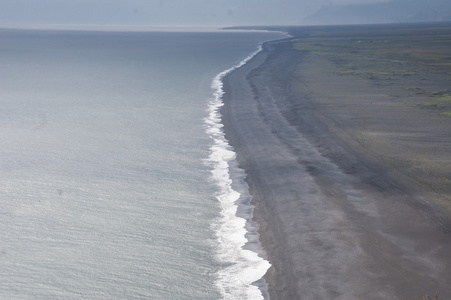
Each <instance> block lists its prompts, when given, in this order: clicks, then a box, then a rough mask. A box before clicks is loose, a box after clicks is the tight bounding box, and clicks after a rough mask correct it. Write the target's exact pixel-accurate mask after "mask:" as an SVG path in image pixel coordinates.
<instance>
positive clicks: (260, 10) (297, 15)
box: [0, 0, 387, 26]
mask: <svg viewBox="0 0 451 300" xmlns="http://www.w3.org/2000/svg"><path fill="white" fill-rule="evenodd" d="M386 1H387V0H0V25H15V24H18V25H26V24H39V25H48V24H52V25H53V24H63V25H67V24H75V25H77V24H81V25H131V26H133V25H139V26H143V25H149V26H229V25H274V24H279V25H287V24H290V25H291V24H301V23H302V18H303V17H306V16H308V15H311V14H313V13H314V12H316V11H317V10H318V9H320V8H321V7H322V6H329V5H339V4H359V3H374V2H386Z"/></svg>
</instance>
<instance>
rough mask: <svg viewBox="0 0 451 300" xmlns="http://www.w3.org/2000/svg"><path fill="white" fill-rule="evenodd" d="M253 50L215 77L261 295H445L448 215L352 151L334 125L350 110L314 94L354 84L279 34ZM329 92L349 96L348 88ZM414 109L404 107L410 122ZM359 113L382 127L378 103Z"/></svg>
mask: <svg viewBox="0 0 451 300" xmlns="http://www.w3.org/2000/svg"><path fill="white" fill-rule="evenodd" d="M263 48H264V50H263V51H262V52H260V53H259V54H257V55H256V57H254V59H252V60H251V61H250V62H248V63H247V64H245V65H244V66H242V67H241V68H239V69H236V70H235V71H233V72H232V73H230V74H228V75H227V76H225V77H224V79H223V83H224V91H225V94H224V96H223V101H224V107H223V108H222V109H221V113H222V116H223V118H222V120H223V124H224V131H225V136H226V138H227V140H228V141H229V143H230V144H231V145H232V146H233V147H234V151H235V152H236V153H237V161H238V163H239V165H240V167H241V168H243V169H244V170H245V173H246V175H247V176H246V179H245V181H246V183H247V184H248V186H249V191H250V194H251V195H252V204H253V205H254V206H255V208H254V219H255V221H256V222H257V224H258V225H259V228H260V229H259V233H260V241H261V243H262V245H263V248H264V250H265V251H266V252H267V254H268V259H269V261H270V263H271V265H272V267H271V268H270V269H269V271H268V273H267V274H266V275H265V280H266V282H267V284H268V291H269V295H270V297H271V299H316V298H318V299H332V298H337V299H358V298H362V299H415V297H416V298H421V297H422V296H425V295H427V294H429V295H433V294H434V293H435V292H436V291H438V292H439V295H440V297H446V296H449V295H451V290H450V287H449V281H448V282H447V280H446V278H450V277H451V274H450V272H451V271H449V270H451V262H450V261H449V258H448V254H449V253H451V252H450V251H451V238H450V234H449V233H450V228H451V225H450V224H451V222H450V218H449V216H450V214H449V212H446V211H445V212H443V211H439V209H438V208H439V207H438V206H436V204H435V203H434V202H431V201H428V200H427V199H426V200H425V198H426V196H425V195H429V194H428V193H425V194H422V193H421V191H420V190H419V188H418V187H415V186H414V184H412V183H410V185H409V181H406V180H401V181H400V180H398V179H397V178H396V177H394V174H395V175H396V173H393V172H391V171H393V170H390V169H389V168H387V165H384V164H383V161H382V160H378V159H376V158H377V155H375V154H374V151H373V150H377V148H374V147H373V148H371V149H370V150H371V151H369V150H368V149H365V148H362V149H363V150H362V149H359V148H358V147H357V146H356V145H354V144H353V141H352V139H351V138H352V137H353V136H350V135H346V134H349V132H351V131H346V130H342V128H339V126H338V127H337V128H334V124H335V125H337V124H341V123H340V122H341V121H343V120H346V118H345V117H346V116H351V117H350V120H352V116H353V114H354V113H355V112H354V111H351V112H349V111H347V112H344V111H337V110H336V108H335V107H333V105H331V103H332V102H333V101H337V100H336V99H332V98H331V99H330V101H331V103H327V102H326V101H324V99H326V98H327V97H326V96H331V95H332V94H335V93H332V94H331V93H329V94H327V93H326V94H327V95H319V94H318V93H319V91H322V90H324V89H329V90H332V91H334V89H336V90H339V89H340V86H342V85H343V84H345V85H346V84H348V85H350V86H355V84H356V83H359V84H361V85H360V86H358V88H362V87H364V86H365V82H363V81H364V80H360V81H359V80H357V81H356V79H355V78H351V77H346V78H344V77H336V75H334V74H333V72H330V71H331V69H330V68H331V65H330V64H329V63H328V62H327V61H325V60H323V59H321V58H318V57H315V56H311V55H307V54H306V53H301V52H300V51H296V50H293V49H292V47H291V42H289V41H277V42H267V43H265V44H264V47H263ZM299 66H302V68H304V69H301V70H300V71H299V70H298V68H299ZM298 71H299V74H298V73H297V72H298ZM303 76H304V77H303ZM334 76H335V77H334ZM321 78H322V80H323V82H322V85H321V84H319V83H318V82H319V81H320V79H321ZM297 80H300V81H302V84H301V85H300V86H296V84H295V81H297ZM314 80H315V82H313V81H314ZM382 88H384V87H382ZM385 89H386V88H385ZM368 91H369V90H368ZM377 92H380V90H377V89H376V90H375V93H377ZM337 94H338V96H340V97H344V96H349V98H350V99H351V100H350V101H352V100H353V101H359V99H354V98H353V97H352V95H353V90H352V89H351V90H344V91H341V93H337ZM338 96H337V97H338ZM319 99H322V100H319ZM331 107H332V108H331ZM392 108H393V107H391V108H390V109H392ZM396 108H399V106H396ZM413 111H416V110H411V111H410V110H408V111H404V110H403V112H402V113H403V114H404V116H405V117H406V118H407V119H409V118H412V117H414V118H416V117H417V116H416V115H415V113H413ZM369 112H371V113H375V114H376V115H378V116H379V119H378V118H374V120H373V121H374V122H375V124H378V123H383V122H384V119H383V118H380V116H382V115H384V114H385V113H387V111H384V110H383V106H378V107H374V108H371V110H369ZM346 113H347V114H346ZM378 113H379V114H378ZM343 116H345V117H343ZM358 117H362V116H358ZM346 125H347V126H348V127H349V128H354V129H356V130H357V129H358V127H359V126H360V125H359V123H358V122H355V120H353V122H349V124H346ZM340 130H341V131H340ZM412 134H415V133H412ZM418 143H419V142H418ZM418 143H417V144H418ZM365 151H366V152H365ZM372 151H373V152H372ZM376 154H377V151H376ZM420 189H421V188H420Z"/></svg>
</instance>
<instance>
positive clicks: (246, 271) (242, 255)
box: [205, 46, 270, 299]
mask: <svg viewBox="0 0 451 300" xmlns="http://www.w3.org/2000/svg"><path fill="white" fill-rule="evenodd" d="M261 50H262V47H261V46H260V47H259V49H258V50H257V51H255V52H254V53H252V54H251V55H249V56H248V57H246V58H245V59H244V60H243V61H241V62H240V63H239V64H237V65H235V66H233V67H232V68H230V69H228V70H225V71H223V72H221V73H219V74H218V75H217V76H216V77H215V78H214V79H213V82H212V88H213V89H214V90H215V92H214V97H213V99H212V100H211V101H210V105H209V116H208V118H207V119H206V120H205V122H206V124H207V126H208V128H207V133H208V134H209V135H210V137H211V138H212V139H213V145H212V146H211V148H210V157H209V159H208V162H209V164H211V165H212V178H213V180H214V181H215V183H216V184H217V186H218V188H219V191H218V193H217V195H216V198H217V200H218V201H219V203H220V205H221V217H220V220H219V221H218V223H217V224H215V225H214V226H215V228H214V229H215V232H216V236H217V240H218V243H219V250H218V260H219V261H220V263H221V266H222V268H221V270H220V271H219V274H218V278H217V281H216V284H217V287H218V289H219V290H220V292H221V294H222V297H223V299H263V295H262V292H261V291H260V289H259V288H258V287H257V286H255V285H253V283H254V282H256V281H257V280H259V279H261V278H262V277H263V276H264V275H265V273H266V271H267V270H268V269H269V267H270V263H269V262H268V261H267V260H265V259H263V258H261V257H260V256H258V254H257V253H256V252H253V251H250V250H246V249H243V247H244V245H245V244H246V243H247V241H248V240H247V239H246V237H245V235H246V232H247V231H246V229H245V225H246V220H245V219H243V218H241V217H238V216H237V215H236V213H237V209H238V204H237V200H238V199H239V198H240V193H238V192H237V191H235V190H234V189H233V188H232V179H231V178H230V168H231V162H234V160H235V152H234V151H233V149H232V147H231V146H230V145H229V143H228V141H227V140H226V138H225V136H224V132H223V125H222V124H221V114H220V112H219V109H220V108H221V106H223V100H222V96H223V94H224V91H223V83H222V79H223V77H224V76H225V75H227V74H228V73H230V72H232V71H233V70H235V69H237V68H239V67H241V66H243V65H244V64H246V63H247V62H248V61H249V60H250V59H251V58H253V57H254V56H255V55H256V54H257V53H258V52H260V51H261Z"/></svg>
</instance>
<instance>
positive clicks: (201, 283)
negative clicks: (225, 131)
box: [0, 30, 280, 299]
mask: <svg viewBox="0 0 451 300" xmlns="http://www.w3.org/2000/svg"><path fill="white" fill-rule="evenodd" d="M0 37H1V40H2V43H1V44H0V70H1V71H0V72H1V73H0V76H1V81H0V82H1V83H0V93H1V98H0V104H1V105H0V135H1V147H0V186H1V189H0V197H1V202H0V278H1V284H0V295H1V296H2V297H5V298H23V299H30V298H32V299H49V298H58V297H59V298H66V299H68V298H69V299H70V298H103V299H105V298H108V299H119V298H127V299H139V298H154V299H155V298H156V299H162V298H165V299H196V298H197V299H218V298H221V297H225V298H233V297H234V296H233V295H231V294H230V292H229V291H228V288H230V287H228V288H225V284H226V283H224V282H221V280H220V278H221V276H226V277H228V276H229V274H228V273H227V272H228V271H227V268H226V266H227V267H230V266H231V265H233V266H235V267H238V268H241V265H238V264H237V263H236V262H233V258H232V260H230V259H231V257H226V258H224V255H225V256H227V255H226V254H225V252H224V251H225V250H224V245H222V246H221V240H220V238H219V237H220V236H222V235H227V234H229V233H226V232H224V231H223V230H224V228H223V227H221V224H224V218H223V216H224V207H223V206H221V203H220V202H219V201H218V199H217V197H218V196H219V195H220V194H221V184H219V183H218V181H217V179H216V180H214V179H213V178H212V170H214V167H215V166H214V164H212V162H211V155H212V148H211V147H212V146H213V145H214V143H215V141H214V140H213V139H212V138H211V136H210V135H211V133H207V132H206V131H207V129H208V128H209V126H210V125H209V124H206V123H205V119H206V118H208V117H209V111H208V108H209V105H210V104H209V103H210V101H212V100H214V99H215V95H214V92H215V91H217V89H216V90H215V89H212V87H211V84H212V80H213V79H214V78H215V76H216V75H217V74H219V73H220V72H222V71H224V70H227V69H229V68H231V67H233V66H234V65H236V64H238V63H239V62H241V61H242V60H243V59H245V58H246V57H248V56H249V54H251V53H252V52H254V51H255V50H257V49H258V43H259V42H262V41H264V40H268V39H274V38H276V37H280V35H277V34H274V33H255V32H253V33H249V32H248V33H244V32H242V33H227V32H209V33H158V32H152V33H114V32H75V31H74V32H64V31H14V30H3V31H0ZM210 112H211V107H210ZM218 130H219V131H220V128H218ZM232 156H233V154H232ZM225 173H226V172H225ZM224 180H227V178H224ZM226 185H227V183H226ZM234 222H235V223H236V222H237V220H230V224H233V223H234ZM238 222H242V221H238ZM235 225H236V224H235ZM242 226H244V225H243V224H242V225H241V227H242ZM229 238H230V237H229ZM232 239H236V240H240V241H242V240H243V237H242V234H241V236H236V237H232ZM232 255H234V254H232ZM244 266H246V263H245V264H244ZM224 272H225V273H224ZM238 288H239V289H243V292H242V294H247V295H251V294H249V293H248V292H246V291H245V290H246V289H249V288H251V289H253V288H252V287H249V286H248V285H245V286H239V287H238ZM252 295H254V296H249V298H252V297H255V294H252Z"/></svg>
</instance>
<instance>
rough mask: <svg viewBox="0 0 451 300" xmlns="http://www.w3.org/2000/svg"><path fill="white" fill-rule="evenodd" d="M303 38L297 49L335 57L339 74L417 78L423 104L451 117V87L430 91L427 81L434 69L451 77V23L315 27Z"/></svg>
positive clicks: (417, 91) (394, 79) (393, 80)
mask: <svg viewBox="0 0 451 300" xmlns="http://www.w3.org/2000/svg"><path fill="white" fill-rule="evenodd" d="M299 37H300V38H299V39H297V40H296V41H295V42H294V43H293V47H294V49H296V50H299V51H305V52H307V53H311V54H315V55H319V56H322V57H325V58H327V59H329V60H330V61H332V62H333V63H334V64H335V65H336V67H337V72H338V74H339V75H342V76H346V75H351V76H358V77H363V78H367V79H370V80H379V81H381V82H384V83H387V84H392V85H394V84H397V83H398V82H399V81H401V80H406V79H407V80H409V79H410V78H411V80H412V82H413V83H414V86H413V87H411V89H410V90H409V91H410V92H411V93H412V94H413V95H416V96H419V95H422V96H424V97H423V99H424V101H422V102H421V103H418V105H419V106H420V107H422V108H425V109H430V110H432V111H434V112H437V113H439V114H441V115H443V116H447V117H451V93H450V91H449V90H442V91H428V90H427V88H425V87H424V84H425V83H424V82H422V80H425V79H424V78H427V77H428V76H429V75H430V74H434V75H435V76H437V75H439V76H441V78H444V79H446V78H448V79H447V80H449V81H448V82H451V27H441V28H414V29H412V28H398V29H396V30H348V31H347V30H343V31H339V30H338V31H337V30H335V31H333V32H332V31H321V30H312V31H309V32H307V33H306V32H303V35H300V36H299ZM449 87H450V88H451V86H449Z"/></svg>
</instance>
